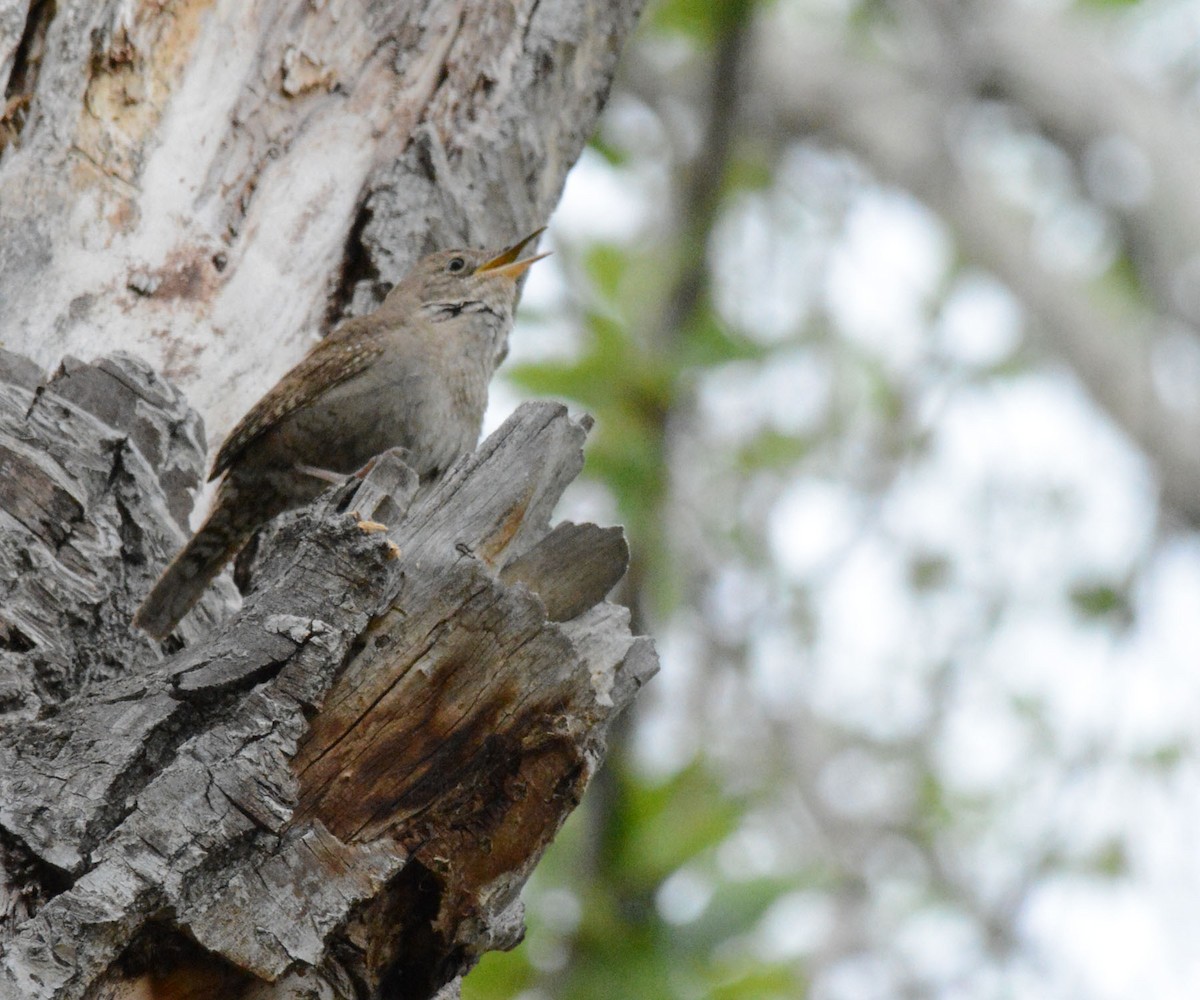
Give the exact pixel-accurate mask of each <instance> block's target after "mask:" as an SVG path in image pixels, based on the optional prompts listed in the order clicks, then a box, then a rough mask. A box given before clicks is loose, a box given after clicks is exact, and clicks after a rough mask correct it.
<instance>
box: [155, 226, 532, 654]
mask: <svg viewBox="0 0 1200 1000" xmlns="http://www.w3.org/2000/svg"><path fill="white" fill-rule="evenodd" d="M542 232H543V230H541V229H539V230H538V231H537V232H535V233H531V234H530V235H529V236H526V237H525V238H524V239H523V240H519V241H517V242H516V243H514V244H513V245H512V246H510V247H508V248H507V249H505V250H502V251H500V252H499V253H496V252H494V251H483V250H444V251H441V252H439V253H433V254H430V255H429V256H427V257H423V258H422V259H421V260H419V261H418V262H417V263H416V265H415V266H414V267H413V269H412V271H410V272H409V274H408V275H407V276H406V277H405V278H404V279H403V280H402V281H401V282H400V283H399V284H398V285H396V287H395V288H393V289H392V290H391V292H389V293H388V296H387V298H386V299H384V301H383V304H382V305H381V306H380V307H379V308H378V309H377V310H376V311H375V312H373V313H371V314H370V315H369V316H361V317H356V318H354V319H348V320H345V321H344V322H342V323H341V324H339V325H338V326H337V328H336V329H334V330H333V332H331V333H330V334H329V336H327V337H326V338H325V339H324V340H322V341H320V343H318V344H316V345H315V346H314V347H313V349H312V350H311V351H309V353H308V355H307V356H306V357H305V358H304V359H303V360H302V361H301V362H300V363H299V364H298V365H296V367H294V368H293V369H292V370H291V371H289V372H288V373H287V374H286V375H284V376H283V378H282V379H280V380H279V382H278V383H277V384H276V385H275V387H274V388H273V389H271V391H270V392H268V393H267V394H266V395H265V396H264V397H263V398H262V399H260V400H259V401H258V403H257V404H255V406H254V407H253V408H252V409H251V410H250V412H249V413H247V414H246V415H245V416H244V417H243V418H242V420H241V422H240V423H239V424H238V425H237V426H236V427H234V429H233V431H232V432H231V433H230V435H229V437H228V438H226V439H225V443H224V444H223V445H222V446H221V450H220V451H219V452H217V457H216V459H215V460H214V462H213V467H212V473H211V474H210V475H209V479H210V480H213V479H216V478H217V477H218V476H220V475H221V474H222V473H224V476H225V478H224V479H223V480H222V481H221V484H220V486H219V487H218V488H217V494H216V498H215V500H214V502H213V508H212V512H211V513H210V514H209V516H208V520H207V521H205V522H204V525H203V527H201V528H200V530H199V531H198V532H196V534H195V535H194V536H193V537H192V539H191V541H190V542H188V544H187V546H186V547H185V548H184V549H183V551H182V552H180V553H179V555H177V556H176V557H175V558H174V560H173V561H172V562H171V564H170V565H169V566H168V567H167V568H166V570H165V571H164V572H163V574H162V576H161V577H160V578H159V580H158V582H157V583H156V584H155V585H154V589H153V590H151V591H150V594H149V596H147V597H146V599H145V601H143V602H142V606H141V607H140V608H138V610H137V613H136V614H135V615H134V618H133V623H134V624H135V625H136V626H138V628H140V629H142V630H143V631H145V632H148V633H149V634H150V635H152V636H154V637H155V638H158V639H162V638H165V637H166V636H167V635H168V634H169V633H170V632H171V630H172V629H174V628H175V626H176V625H177V624H178V623H179V620H180V619H181V618H182V617H183V616H184V615H185V614H187V612H188V611H189V610H190V609H191V608H192V606H193V605H194V604H195V603H196V601H198V600H199V599H200V595H201V594H202V593H204V590H205V588H206V587H207V586H208V585H209V584H210V583H211V582H212V580H213V578H214V577H215V576H216V575H217V574H218V573H219V572H220V571H221V568H222V567H223V566H224V565H225V563H226V562H228V561H229V560H230V559H231V558H232V557H233V556H234V555H235V554H236V553H237V552H238V550H240V549H241V548H242V546H244V545H245V544H246V542H247V541H248V540H249V539H250V537H251V536H252V535H253V534H254V532H255V531H257V530H258V528H260V527H261V526H262V525H263V524H265V523H266V522H267V521H269V520H270V519H271V518H273V517H275V516H276V515H277V514H280V513H282V512H283V511H285V510H288V509H289V508H291V507H296V506H299V505H300V504H303V503H307V502H308V501H310V500H312V499H314V498H315V497H316V496H317V495H318V494H320V493H321V492H322V491H323V490H324V489H326V488H327V487H328V484H329V481H331V480H333V481H336V480H337V479H338V478H340V477H341V476H345V475H349V474H350V473H353V472H355V471H357V470H358V469H361V468H362V467H363V466H364V465H365V464H366V463H367V462H368V461H370V459H372V458H373V457H374V456H376V455H378V454H380V453H381V452H383V451H386V450H388V449H389V448H395V447H399V448H404V449H406V450H407V452H408V461H409V464H410V465H412V467H413V469H414V470H415V471H416V472H417V474H418V475H419V476H420V477H421V479H422V481H423V482H424V481H428V480H430V479H433V478H435V477H437V476H438V475H440V474H441V473H442V472H444V471H445V469H446V467H447V466H449V465H450V463H451V462H453V461H454V460H455V459H456V458H457V457H458V456H459V455H462V454H463V453H464V452H467V451H469V450H470V449H472V448H473V447H474V446H475V443H476V441H477V440H478V439H479V431H480V427H481V425H482V423H483V411H484V409H485V407H486V406H487V393H488V382H490V381H491V378H492V373H493V371H494V370H495V368H496V365H497V364H499V362H500V361H501V360H502V359H503V357H504V354H505V353H506V351H507V340H508V334H509V331H510V330H511V329H512V323H513V310H514V308H515V306H516V288H517V279H518V278H520V276H521V275H522V274H524V273H525V271H526V270H527V269H528V268H529V266H530V265H531V264H533V262H534V261H537V260H541V258H542V257H544V256H546V255H545V254H538V255H536V256H532V257H526V258H524V259H518V258H520V256H521V251H522V250H524V249H525V247H526V246H527V245H528V244H530V243H532V242H533V241H534V240H535V239H536V238H537V237H538V236H539V235H541V233H542Z"/></svg>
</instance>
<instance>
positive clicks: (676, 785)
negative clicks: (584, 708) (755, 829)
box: [621, 764, 743, 886]
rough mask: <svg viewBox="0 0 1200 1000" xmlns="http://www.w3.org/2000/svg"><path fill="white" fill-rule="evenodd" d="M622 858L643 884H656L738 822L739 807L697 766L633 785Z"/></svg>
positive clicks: (731, 829)
mask: <svg viewBox="0 0 1200 1000" xmlns="http://www.w3.org/2000/svg"><path fill="white" fill-rule="evenodd" d="M627 799H628V817H627V822H628V826H627V829H626V830H625V836H624V838H623V841H624V842H623V844H622V845H621V847H622V850H621V857H622V861H623V864H624V867H625V868H626V869H627V870H628V871H629V872H630V873H631V874H633V875H634V876H635V877H636V878H637V879H638V880H639V882H640V883H641V884H642V885H645V886H657V885H658V883H660V882H661V881H662V880H663V879H665V878H666V877H667V876H668V875H670V874H671V873H672V872H674V871H676V870H677V869H679V868H681V867H682V866H683V865H684V864H685V863H687V862H688V861H691V860H692V859H693V858H695V857H697V856H698V855H700V854H702V853H703V852H704V851H707V850H708V849H709V848H712V847H715V846H716V845H717V844H719V843H720V842H721V841H722V840H724V839H725V838H726V837H728V836H729V835H730V834H731V833H732V832H733V831H734V830H735V829H736V828H737V826H738V823H739V822H740V820H741V817H742V813H743V810H742V807H741V805H740V804H738V803H736V802H734V801H732V800H731V799H730V798H729V797H728V796H727V795H726V794H725V793H724V791H723V789H722V788H721V786H720V785H719V783H718V782H717V781H716V780H715V779H714V778H713V776H712V775H711V774H709V772H708V771H707V770H706V769H705V768H704V767H703V766H702V765H700V764H693V765H691V766H690V767H687V768H685V769H684V770H683V771H680V772H679V774H677V775H675V777H673V778H672V779H671V780H669V781H667V782H665V783H663V784H661V785H657V786H651V785H644V784H634V783H631V785H630V787H629V788H628V789H627Z"/></svg>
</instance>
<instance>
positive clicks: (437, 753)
mask: <svg viewBox="0 0 1200 1000" xmlns="http://www.w3.org/2000/svg"><path fill="white" fill-rule="evenodd" d="M640 5H641V3H640V0H618V2H613V3H605V4H601V3H599V2H595V0H528V2H518V3H515V4H514V3H511V2H500V0H496V2H482V3H460V2H436V0H414V2H412V3H407V4H405V3H394V4H387V3H380V2H370V0H344V2H338V0H328V2H323V3H322V2H312V3H302V2H299V0H277V2H268V0H261V2H243V3H232V2H221V0H216V2H208V3H203V2H186V0H179V2H176V3H157V2H150V0H145V2H116V0H113V2H104V3H90V2H83V0H74V2H59V3H53V2H47V0H34V2H32V3H28V2H25V3H15V4H14V3H5V2H3V0H0V82H4V84H5V88H6V89H5V104H4V107H3V109H0V110H2V120H0V145H2V146H3V149H2V151H0V234H2V238H0V336H2V337H3V343H4V345H5V347H6V348H8V350H4V351H0V587H2V588H3V595H4V596H3V601H2V603H0V712H2V713H3V716H2V717H0V997H2V998H4V1000H7V998H9V997H13V998H18V997H19V998H56V1000H57V998H73V997H81V998H100V997H105V998H117V997H182V996H208V995H225V996H241V997H255V998H266V997H272V998H273V997H301V996H303V997H364V996H380V997H383V996H387V997H403V998H409V997H412V998H417V997H430V996H434V995H435V994H438V995H452V994H453V993H455V992H456V990H457V987H456V985H455V984H456V983H457V981H458V978H459V977H460V976H461V975H462V974H463V973H464V972H465V971H466V970H467V969H469V968H470V967H471V966H472V965H473V964H474V962H475V961H476V960H477V958H478V956H479V955H480V954H482V953H483V952H484V951H486V950H488V949H491V948H506V947H511V946H512V945H514V944H515V943H516V942H517V941H518V940H519V939H520V935H521V928H522V921H521V910H520V903H519V899H518V895H519V892H520V889H521V887H522V885H523V884H524V881H525V879H526V878H527V877H528V875H529V873H530V871H531V870H532V867H533V866H534V864H536V862H537V860H538V858H539V857H540V855H541V853H542V851H543V850H544V849H545V847H546V845H547V844H548V843H549V841H550V839H551V838H552V837H553V835H554V834H555V832H556V831H557V829H558V828H559V826H560V825H561V823H562V822H563V820H564V819H565V817H566V815H567V814H568V813H569V812H570V810H571V809H572V808H573V807H574V805H575V804H577V802H578V801H579V797H580V795H581V794H582V792H583V789H584V787H585V786H586V784H587V782H588V780H589V779H590V777H591V775H592V774H593V773H594V771H595V769H596V767H597V766H598V764H599V762H600V761H601V759H602V756H603V749H604V736H605V733H606V730H607V728H608V726H609V725H610V723H611V721H612V720H613V718H614V717H615V716H616V715H617V714H618V713H619V712H620V711H621V709H622V708H623V707H624V706H625V705H626V704H628V702H629V701H630V699H631V698H632V697H633V695H634V694H635V693H636V691H637V689H638V688H639V687H640V685H641V684H642V683H644V682H645V680H646V679H648V678H649V677H650V676H651V675H652V674H653V672H654V670H655V669H656V661H655V657H654V653H653V650H652V648H651V646H650V645H649V643H648V641H647V640H645V639H641V638H636V637H634V636H632V635H631V634H630V631H629V627H628V615H627V612H625V610H624V609H622V608H619V607H616V606H614V605H611V604H608V603H606V602H605V601H604V596H605V594H606V593H607V592H608V590H609V589H610V588H611V587H612V585H613V584H614V583H615V582H616V581H617V579H619V577H620V576H621V574H622V573H623V572H624V568H625V563H626V560H627V552H626V548H625V543H624V540H623V538H622V536H621V533H620V531H619V529H601V528H597V527H595V526H594V525H570V524H561V525H559V526H557V527H555V528H551V526H550V516H551V511H552V509H553V507H554V505H555V503H556V501H557V499H558V497H559V496H560V494H561V493H562V490H563V489H564V488H565V486H566V485H567V484H568V483H569V482H570V481H571V479H572V478H573V477H574V476H575V475H576V474H577V473H578V471H579V469H580V467H581V462H582V452H581V448H582V444H583V439H584V436H585V433H586V428H587V421H586V420H584V421H576V420H572V419H571V418H570V417H568V415H567V413H566V411H565V410H564V409H563V408H562V407H560V406H557V405H555V404H549V403H543V404H528V405H526V406H525V407H522V408H521V409H520V410H519V411H518V412H517V414H515V415H514V416H513V417H512V418H511V419H510V420H509V421H508V422H507V423H506V424H505V425H504V426H503V427H502V428H501V429H500V430H499V431H497V432H496V434H494V435H493V436H492V437H491V438H489V439H488V440H487V441H486V442H484V444H483V445H481V446H480V448H479V449H478V450H477V452H476V453H475V454H474V455H472V456H470V457H469V458H468V459H464V460H463V461H462V462H460V463H459V464H458V465H457V466H456V467H455V468H453V469H452V470H451V471H450V472H449V473H448V474H447V476H446V477H445V478H444V479H443V480H442V481H440V482H439V483H438V484H437V485H436V486H434V487H432V488H429V489H423V490H421V491H418V490H417V488H416V484H415V482H414V481H413V477H412V475H411V473H410V472H409V470H408V469H407V468H406V467H405V466H404V465H403V464H402V463H401V462H400V461H399V459H397V458H395V457H393V456H390V455H389V456H385V457H384V458H383V459H381V460H380V461H379V462H378V463H377V464H376V465H375V466H374V468H373V469H372V470H371V471H370V473H369V474H368V475H366V476H365V478H362V479H359V480H354V481H352V482H350V483H349V484H347V485H345V486H342V487H338V488H335V489H334V490H332V491H331V492H330V493H328V494H326V496H325V497H324V498H322V499H321V500H320V501H318V502H317V503H316V504H314V505H313V506H312V507H311V508H309V509H306V510H303V511H299V512H296V513H294V514H291V515H288V516H286V517H285V518H283V519H281V520H280V521H279V522H277V523H276V524H275V525H273V526H272V528H271V529H270V530H269V531H268V532H266V533H265V534H264V536H263V537H262V538H261V539H260V544H259V547H258V550H257V553H258V554H257V555H256V557H255V559H254V561H253V563H252V565H251V567H250V569H249V574H248V575H249V578H250V581H251V588H250V590H249V592H248V593H247V595H246V597H245V601H244V603H243V605H242V607H241V609H240V610H239V611H237V612H236V613H233V614H232V617H231V611H230V609H231V606H233V604H234V603H235V598H234V593H233V588H232V584H231V583H230V582H229V581H228V579H227V578H226V579H224V580H223V581H221V583H220V584H219V585H218V586H216V587H214V588H213V589H212V590H211V591H210V592H209V594H208V595H206V597H205V599H204V601H203V602H202V604H201V606H200V608H199V610H198V613H194V614H193V615H191V616H189V620H188V621H187V622H186V623H185V624H184V626H183V627H182V629H181V631H180V632H179V633H178V638H177V639H176V640H175V642H174V644H173V645H171V646H167V647H160V646H158V645H157V644H155V643H153V642H151V641H150V640H148V639H147V638H146V637H145V636H142V635H140V634H139V633H137V632H136V631H134V630H132V629H131V628H130V627H129V624H128V623H129V619H130V617H131V615H132V612H133V609H134V607H135V606H136V605H137V603H138V601H139V600H140V599H141V597H142V596H143V595H144V594H145V592H146V590H147V589H148V587H149V585H150V583H151V582H152V579H153V578H154V576H155V575H156V574H157V572H158V571H159V570H160V569H161V567H162V566H163V565H164V563H165V562H166V560H167V559H168V558H169V556H170V555H171V554H172V553H173V551H174V550H175V549H176V548H177V547H178V546H179V544H180V543H181V541H182V540H183V538H184V534H185V532H186V528H187V522H188V517H189V514H190V511H191V506H192V491H194V490H195V489H196V488H197V487H198V485H199V483H200V481H201V479H202V476H203V472H204V468H205V462H206V454H207V442H206V436H205V432H204V428H205V425H206V424H207V425H208V426H210V427H212V428H215V429H216V430H217V432H218V434H219V433H220V432H221V431H223V430H224V429H226V428H227V427H228V426H229V425H230V424H231V423H232V421H233V420H234V419H235V418H236V417H238V416H240V414H241V412H242V411H243V409H244V408H245V406H246V405H248V403H249V402H251V401H252V400H253V398H255V397H256V396H257V395H258V394H260V393H261V392H262V391H263V389H264V388H265V387H266V386H267V385H269V384H270V382H271V381H273V380H274V378H276V377H277V376H278V375H279V374H280V373H281V372H282V371H283V370H284V369H286V368H287V367H288V366H289V365H290V364H292V363H293V362H294V361H295V360H296V359H297V358H298V357H299V356H300V355H301V354H302V353H303V351H304V349H305V347H306V346H307V343H308V341H309V340H311V338H312V337H313V336H315V335H316V334H317V333H318V332H319V331H321V330H322V329H323V328H324V327H326V326H328V325H329V324H330V323H331V322H333V321H334V320H336V319H337V318H340V317H341V316H342V315H345V314H347V313H352V312H357V311H362V310H364V309H366V308H368V307H369V306H370V305H372V304H373V303H374V301H375V300H376V299H377V298H378V297H379V295H380V294H381V292H382V291H384V290H386V288H387V286H388V284H389V283H390V282H391V281H392V280H394V279H395V278H396V277H397V276H398V275H399V274H400V273H402V271H403V270H404V269H405V268H406V267H407V265H408V263H409V262H410V261H411V260H412V259H413V258H414V257H415V256H417V255H419V254H420V253H422V252H424V251H426V250H428V249H430V248H432V247H434V246H442V245H447V244H454V243H467V244H488V243H498V242H501V241H503V240H506V239H509V238H511V237H512V236H514V235H516V234H518V233H521V232H524V231H528V230H530V229H532V228H534V227H535V226H536V225H538V224H540V223H542V222H543V221H544V220H545V219H546V217H547V215H548V214H549V212H550V210H551V209H552V207H553V205H554V202H555V200H556V199H557V196H558V193H559V191H560V190H561V187H562V184H563V182H564V179H565V175H566V171H567V169H568V168H569V166H570V165H571V163H573V162H574V160H575V158H576V157H577V155H578V153H579V151H580V149H581V148H582V144H583V142H584V141H585V139H586V136H587V135H588V134H589V133H590V131H591V129H592V127H593V125H594V122H595V118H596V115H597V113H598V111H599V108H600V106H601V104H602V103H603V99H604V96H605V94H606V92H607V88H608V85H609V83H610V80H611V75H612V72H613V69H614V64H615V59H616V55H617V52H618V50H619V47H620V43H621V42H622V40H623V39H624V37H625V35H626V34H627V33H628V31H629V30H630V29H631V27H632V24H633V22H634V20H635V18H636V14H637V12H638V8H639V7H640ZM17 352H20V353H17ZM128 352H134V353H128ZM97 354H101V355H103V356H102V357H100V358H99V359H98V360H96V361H94V362H91V363H85V362H81V361H76V360H74V359H73V358H72V355H82V356H85V357H92V356H95V355H97ZM135 354H136V355H140V357H138V356H135ZM64 355H65V356H66V360H65V361H62V362H61V364H60V363H59V359H60V357H62V356H64ZM55 366H57V367H55ZM48 368H53V369H54V371H53V374H51V375H49V376H47V375H45V374H44V372H45V370H46V369H48ZM156 369H157V370H161V371H164V372H166V373H168V374H169V375H170V376H171V377H172V379H173V381H174V382H176V383H177V384H178V386H179V388H176V387H175V386H173V385H172V384H170V383H168V382H167V381H165V380H164V379H163V378H162V377H161V376H160V375H159V374H158V373H157V371H156ZM185 394H186V399H187V400H188V401H190V402H192V403H193V404H194V405H196V406H197V407H198V409H199V410H200V413H199V414H197V413H196V412H195V411H193V410H192V409H190V408H189V406H188V403H187V402H185ZM359 519H371V520H375V521H381V522H383V523H385V524H387V525H388V526H389V530H388V532H387V533H386V535H381V534H372V535H366V534H364V533H362V532H361V531H360V530H358V528H357V527H356V521H357V520H359Z"/></svg>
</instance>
